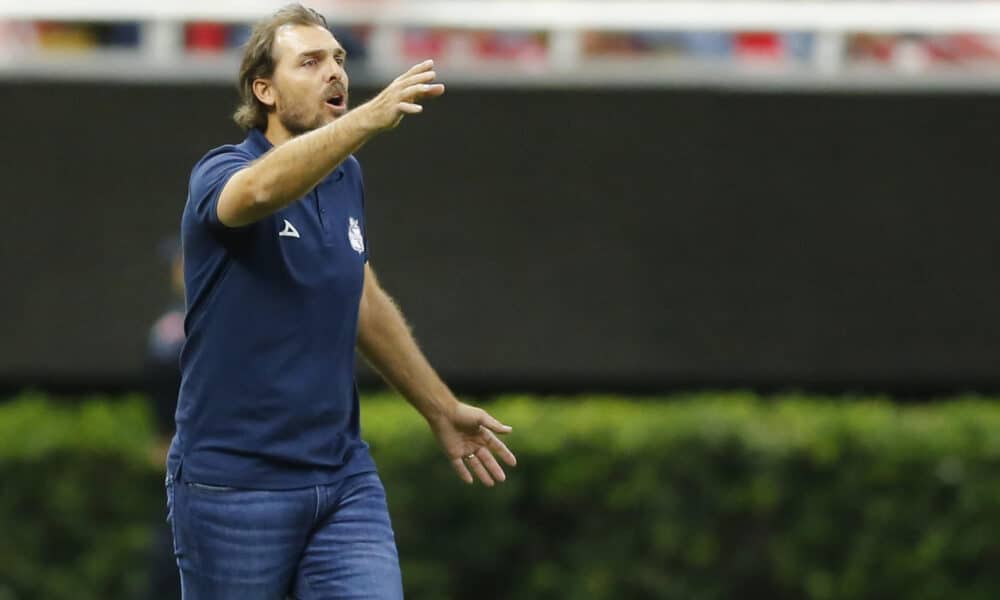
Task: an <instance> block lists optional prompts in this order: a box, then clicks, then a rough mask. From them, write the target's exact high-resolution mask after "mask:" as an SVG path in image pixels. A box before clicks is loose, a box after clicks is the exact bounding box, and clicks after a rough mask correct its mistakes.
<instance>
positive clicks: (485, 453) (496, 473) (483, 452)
mask: <svg viewBox="0 0 1000 600" xmlns="http://www.w3.org/2000/svg"><path fill="white" fill-rule="evenodd" d="M476 457H477V458H479V462H480V463H482V465H483V466H484V467H485V468H486V470H487V471H488V472H489V474H490V477H492V478H493V479H494V480H495V481H498V482H501V483H502V482H504V481H506V480H507V475H506V474H505V473H504V472H503V468H502V467H500V464H499V463H497V459H496V458H494V457H493V453H492V452H490V451H489V450H488V449H487V448H480V449H479V450H477V451H476Z"/></svg>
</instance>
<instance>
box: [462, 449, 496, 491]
mask: <svg viewBox="0 0 1000 600" xmlns="http://www.w3.org/2000/svg"><path fill="white" fill-rule="evenodd" d="M465 464H467V465H468V466H469V468H470V469H472V472H473V473H475V474H476V477H478V478H479V481H482V482H483V485H485V486H486V487H493V478H492V477H490V474H489V472H488V471H487V470H486V467H484V466H483V461H482V460H481V459H480V458H479V455H478V454H470V455H468V456H466V457H465Z"/></svg>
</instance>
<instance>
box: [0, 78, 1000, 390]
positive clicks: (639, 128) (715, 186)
mask: <svg viewBox="0 0 1000 600" xmlns="http://www.w3.org/2000/svg"><path fill="white" fill-rule="evenodd" d="M366 95H368V94H366V93H364V92H357V91H356V92H355V99H356V100H357V98H358V97H359V96H366ZM0 100H2V101H3V107H4V108H5V109H6V110H5V115H6V117H7V118H6V119H5V122H4V136H3V149H2V153H3V154H2V161H0V176H2V178H0V181H2V182H3V189H4V201H3V207H4V211H3V224H4V225H3V235H2V237H0V239H2V242H0V249H2V250H0V273H2V275H3V282H4V285H3V293H2V294H0V314H2V315H3V321H2V323H3V324H2V330H0V340H2V341H0V380H5V381H7V382H11V381H14V382H25V381H37V382H38V383H40V384H44V383H45V381H47V380H57V379H58V380H64V381H73V380H75V379H80V378H94V377H104V378H107V379H114V378H127V377H129V376H132V375H134V374H135V373H136V372H137V371H138V369H139V367H140V365H141V362H142V356H143V346H144V342H145V336H146V331H147V327H148V325H149V323H150V321H151V320H152V319H153V318H155V316H156V315H157V312H158V311H159V310H160V309H161V308H163V307H164V303H165V301H166V298H167V294H168V287H167V281H166V276H165V272H166V268H165V265H163V264H162V263H161V262H159V259H158V257H157V256H156V246H157V242H158V241H159V240H160V238H162V237H163V236H166V235H168V234H170V233H172V232H174V231H175V230H176V227H177V224H178V219H179V216H180V212H181V209H182V207H183V204H184V200H185V194H186V187H187V177H188V174H189V172H190V169H191V167H192V165H193V164H194V162H195V161H196V160H197V159H198V158H199V157H200V156H201V155H202V154H203V153H204V152H205V151H206V150H208V149H209V148H211V147H213V146H217V145H220V144H223V143H228V142H232V141H237V140H239V139H240V138H241V134H240V132H239V131H238V130H237V129H236V128H235V126H234V125H232V124H231V122H230V121H229V112H230V109H231V108H232V106H233V104H234V101H235V96H234V93H233V92H232V91H231V90H230V88H228V87H203V86H198V87H147V86H136V87H129V86H125V87H123V86H98V85H70V84H60V85H56V84H14V83H5V84H3V86H2V87H0ZM998 156H1000V99H998V98H996V97H993V96H954V95H805V94H798V95H772V94H752V93H749V94H748V93H720V92H701V91H671V90H655V91H654V90H648V91H604V90H596V89H580V90H568V91H509V90H501V89H489V90H479V91H467V90H461V89H452V90H450V91H449V93H448V95H447V96H446V97H445V98H443V99H441V100H439V101H437V102H435V103H433V104H431V105H429V106H428V109H427V110H426V111H425V113H424V114H423V115H422V116H420V117H417V118H411V119H407V120H406V122H404V123H403V124H402V126H401V127H400V128H399V129H398V130H397V131H395V132H393V133H391V134H388V135H385V136H383V137H382V138H380V139H377V140H375V141H374V142H373V143H371V144H370V145H369V146H368V147H366V148H365V149H363V150H362V152H361V153H360V154H359V157H360V158H361V161H362V165H363V166H364V168H365V173H366V179H367V186H368V200H367V205H368V213H369V214H368V217H369V237H370V240H369V241H370V245H371V248H372V263H373V265H374V266H375V268H376V269H377V270H378V271H379V272H380V275H381V278H382V281H383V283H384V285H385V286H386V287H387V288H388V289H389V290H390V292H392V293H394V295H395V296H396V297H397V298H398V300H399V301H400V303H401V305H402V306H403V308H404V310H405V312H406V313H407V315H408V316H409V317H410V320H411V321H412V323H413V325H414V327H415V330H416V333H417V336H418V338H419V339H420V340H421V342H422V344H423V346H424V347H425V349H426V351H427V353H428V354H429V355H430V357H431V359H432V361H433V362H434V363H435V364H436V365H437V366H438V367H439V369H440V370H441V371H442V372H443V373H444V374H445V375H446V376H448V377H449V378H451V379H452V380H454V381H457V382H460V383H462V384H463V385H467V386H475V387H481V388H489V387H506V388H525V387H539V386H541V387H551V388H555V387H567V388H573V387H589V386H602V387H634V386H652V387H656V386H663V387H669V386H673V385H686V384H700V385H733V384H763V385H768V384H778V385H781V384H821V385H833V386H854V385H861V384H875V385H886V386H921V385H930V386H941V385H943V386H952V385H953V386H957V387H976V386H980V387H982V386H986V387H994V386H996V384H997V382H998V381H1000V374H998V369H997V367H996V365H997V364H998V359H1000V302H998V298H1000V281H998V277H997V275H998V268H997V265H998V264H1000V263H998V260H997V259H998V250H997V243H996V241H995V239H994V238H995V236H996V231H997V225H998V223H1000V203H998V202H997V200H996V198H995V196H996V191H995V185H994V184H995V182H996V180H997V175H996V171H997V168H996V167H995V166H994V165H995V164H996V162H997V157H998Z"/></svg>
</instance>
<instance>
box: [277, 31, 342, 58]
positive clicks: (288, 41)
mask: <svg viewBox="0 0 1000 600" xmlns="http://www.w3.org/2000/svg"><path fill="white" fill-rule="evenodd" d="M316 50H326V51H328V52H331V53H332V52H334V51H336V50H341V51H342V50H343V48H342V47H341V46H340V43H339V42H337V40H336V38H334V37H333V34H332V33H330V32H329V31H328V30H327V29H326V28H324V27H320V26H319V25H282V26H281V27H279V28H278V30H277V31H276V32H275V33H274V57H275V62H281V61H282V59H284V58H285V57H287V56H291V57H295V56H298V55H299V54H300V53H302V52H313V51H316Z"/></svg>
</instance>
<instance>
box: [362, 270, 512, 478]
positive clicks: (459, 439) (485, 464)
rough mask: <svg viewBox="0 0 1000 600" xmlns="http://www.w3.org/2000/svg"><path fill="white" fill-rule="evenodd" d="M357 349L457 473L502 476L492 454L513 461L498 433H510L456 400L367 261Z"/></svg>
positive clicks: (481, 413) (460, 474)
mask: <svg viewBox="0 0 1000 600" xmlns="http://www.w3.org/2000/svg"><path fill="white" fill-rule="evenodd" d="M358 347H359V348H360V350H361V352H362V354H364V356H365V358H366V359H368V362H369V363H371V365H372V366H373V367H375V369H377V370H378V372H379V373H380V374H381V375H382V377H383V378H384V379H385V380H386V381H387V382H388V383H389V384H390V385H392V386H393V387H394V388H396V389H397V390H398V391H399V392H400V393H401V394H402V395H403V397H405V398H406V399H407V400H408V401H409V402H410V404H412V405H413V406H414V408H416V409H417V411H419V412H420V414H421V415H423V417H424V418H425V419H426V420H427V422H428V424H430V426H431V430H432V431H433V432H434V435H435V436H437V438H438V441H439V442H440V443H441V446H442V448H444V451H445V454H447V455H448V458H449V459H450V460H451V464H452V466H453V467H454V468H455V472H456V473H458V476H459V477H461V478H462V480H463V481H465V482H466V483H472V481H473V477H472V475H471V474H470V473H469V469H470V468H471V469H472V472H473V473H475V474H476V476H477V477H478V478H479V480H480V481H482V482H483V483H484V484H485V485H487V486H492V485H493V483H494V481H503V480H504V479H506V475H505V474H504V472H503V468H502V467H501V466H500V464H499V463H497V460H496V458H495V457H494V453H495V454H496V455H497V456H499V457H500V458H501V459H502V460H503V461H504V462H505V463H507V464H508V465H510V466H514V465H515V464H516V462H517V461H516V459H515V458H514V455H513V454H512V453H511V451H510V450H508V449H507V446H506V445H504V443H503V442H501V441H500V439H499V438H498V437H497V435H496V434H498V433H499V434H505V433H510V431H511V428H510V427H508V426H507V425H503V424H502V423H500V421H498V420H496V419H495V418H493V417H492V416H491V415H490V414H489V413H487V412H486V411H484V410H482V409H480V408H476V407H474V406H469V405H468V404H464V403H462V402H459V401H458V399H457V398H455V395H454V394H452V393H451V390H449V389H448V386H447V385H445V383H444V382H443V381H441V378H440V377H438V375H437V373H435V372H434V369H433V368H432V367H431V365H430V363H428V362H427V359H426V358H425V357H424V355H423V353H422V352H421V351H420V348H419V347H418V346H417V343H416V340H414V339H413V335H412V334H411V333H410V328H409V327H408V326H407V324H406V320H405V319H404V318H403V314H402V313H401V312H400V310H399V307H397V306H396V303H395V302H393V301H392V298H390V297H389V295H388V294H386V293H385V291H384V290H383V289H382V287H381V286H380V285H379V284H378V280H377V279H376V277H375V273H374V271H372V268H371V266H369V265H365V285H364V292H363V293H362V296H361V309H360V313H359V316H358Z"/></svg>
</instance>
